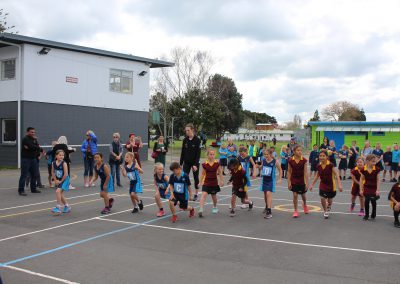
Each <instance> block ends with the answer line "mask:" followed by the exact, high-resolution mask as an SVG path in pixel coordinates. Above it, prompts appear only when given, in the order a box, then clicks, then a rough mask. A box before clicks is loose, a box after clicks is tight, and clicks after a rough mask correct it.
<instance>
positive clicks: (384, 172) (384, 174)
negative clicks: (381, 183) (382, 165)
mask: <svg viewBox="0 0 400 284" xmlns="http://www.w3.org/2000/svg"><path fill="white" fill-rule="evenodd" d="M386 172H387V171H386V170H383V177H382V179H385V177H386Z"/></svg>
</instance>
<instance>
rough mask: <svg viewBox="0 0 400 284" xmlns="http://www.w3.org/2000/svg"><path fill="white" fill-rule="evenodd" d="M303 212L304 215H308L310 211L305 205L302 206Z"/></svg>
mask: <svg viewBox="0 0 400 284" xmlns="http://www.w3.org/2000/svg"><path fill="white" fill-rule="evenodd" d="M303 210H304V214H308V213H310V209H308V206H307V205H304V206H303Z"/></svg>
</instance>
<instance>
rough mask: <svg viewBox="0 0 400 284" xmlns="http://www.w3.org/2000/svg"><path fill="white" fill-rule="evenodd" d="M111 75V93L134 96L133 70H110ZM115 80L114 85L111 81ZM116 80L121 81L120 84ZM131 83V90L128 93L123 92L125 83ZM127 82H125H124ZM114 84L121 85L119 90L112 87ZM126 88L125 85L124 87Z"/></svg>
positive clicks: (109, 81)
mask: <svg viewBox="0 0 400 284" xmlns="http://www.w3.org/2000/svg"><path fill="white" fill-rule="evenodd" d="M109 71H110V73H109V79H108V89H109V91H110V92H114V93H120V94H126V95H132V94H133V71H132V70H124V69H116V68H110V70H109ZM112 79H113V80H114V83H111V80H112ZM116 79H119V80H118V81H119V82H118V83H116V82H115V81H117V80H116ZM127 79H128V80H130V81H129V83H130V84H129V88H130V90H129V91H128V92H126V91H123V90H122V87H123V83H126V80H127ZM124 80H125V82H124ZM112 84H118V85H119V90H117V89H115V88H113V87H112ZM124 86H125V85H124Z"/></svg>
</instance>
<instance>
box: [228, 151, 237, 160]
mask: <svg viewBox="0 0 400 284" xmlns="http://www.w3.org/2000/svg"><path fill="white" fill-rule="evenodd" d="M227 157H228V159H233V158H236V157H237V152H236V151H235V150H233V151H230V150H228V152H227Z"/></svg>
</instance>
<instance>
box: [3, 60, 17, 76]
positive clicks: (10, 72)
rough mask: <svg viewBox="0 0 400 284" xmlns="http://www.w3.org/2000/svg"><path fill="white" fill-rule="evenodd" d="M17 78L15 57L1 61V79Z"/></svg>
mask: <svg viewBox="0 0 400 284" xmlns="http://www.w3.org/2000/svg"><path fill="white" fill-rule="evenodd" d="M14 79H15V59H9V60H3V61H1V80H3V81H4V80H14Z"/></svg>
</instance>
